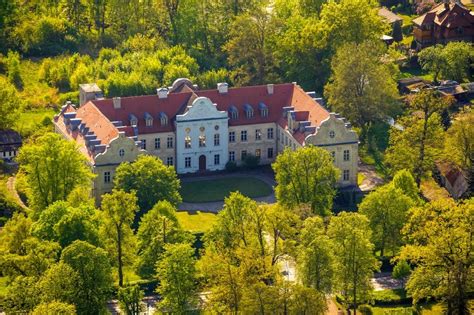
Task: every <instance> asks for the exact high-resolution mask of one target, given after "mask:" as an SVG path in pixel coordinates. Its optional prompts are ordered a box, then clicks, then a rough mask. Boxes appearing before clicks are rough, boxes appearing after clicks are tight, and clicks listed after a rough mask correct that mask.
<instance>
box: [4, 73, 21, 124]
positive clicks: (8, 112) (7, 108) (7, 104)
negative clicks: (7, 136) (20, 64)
mask: <svg viewBox="0 0 474 315" xmlns="http://www.w3.org/2000/svg"><path fill="white" fill-rule="evenodd" d="M20 107H21V100H20V97H19V96H18V92H17V90H16V88H15V86H13V84H11V83H10V82H8V80H7V79H6V78H4V77H2V76H0V129H2V130H5V129H11V128H13V127H14V123H15V120H16V118H17V117H18V113H19V110H20Z"/></svg>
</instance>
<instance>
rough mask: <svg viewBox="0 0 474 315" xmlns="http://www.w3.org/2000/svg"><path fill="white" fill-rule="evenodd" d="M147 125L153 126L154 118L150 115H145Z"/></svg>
mask: <svg viewBox="0 0 474 315" xmlns="http://www.w3.org/2000/svg"><path fill="white" fill-rule="evenodd" d="M145 123H146V126H147V127H151V126H153V117H152V116H151V115H150V114H149V113H145Z"/></svg>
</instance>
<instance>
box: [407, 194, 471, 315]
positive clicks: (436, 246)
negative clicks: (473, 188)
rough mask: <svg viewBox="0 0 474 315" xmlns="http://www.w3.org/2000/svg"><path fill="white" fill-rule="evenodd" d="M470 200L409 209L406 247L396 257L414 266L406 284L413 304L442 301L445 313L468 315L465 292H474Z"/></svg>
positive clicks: (429, 204) (437, 203) (446, 201)
mask: <svg viewBox="0 0 474 315" xmlns="http://www.w3.org/2000/svg"><path fill="white" fill-rule="evenodd" d="M473 201H474V200H473V199H472V198H471V199H470V200H467V201H465V202H461V203H458V204H456V203H455V202H454V201H453V200H451V199H440V200H437V201H432V202H430V203H427V204H425V205H424V206H422V207H415V208H412V209H411V211H410V218H409V221H408V223H407V225H406V226H405V228H404V234H405V235H406V237H407V240H408V244H407V245H405V246H404V247H403V248H402V251H401V253H400V257H399V258H400V259H406V260H409V261H410V262H411V263H412V264H414V265H415V266H416V268H415V270H414V271H413V273H412V275H411V276H410V278H409V280H408V283H407V289H408V292H409V293H410V294H411V295H412V296H413V299H414V302H415V303H417V301H419V300H420V299H422V298H427V297H435V298H439V299H442V300H443V301H444V302H445V304H446V306H447V314H469V302H468V292H471V291H472V290H473V289H474V279H473V273H472V267H473V262H474V257H473V255H472V253H473V244H474V243H473V241H472V240H473V233H474V228H473V222H474V203H473Z"/></svg>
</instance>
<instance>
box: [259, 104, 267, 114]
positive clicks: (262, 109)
mask: <svg viewBox="0 0 474 315" xmlns="http://www.w3.org/2000/svg"><path fill="white" fill-rule="evenodd" d="M258 109H260V116H262V117H267V116H268V107H267V105H265V104H264V103H263V102H260V103H259V104H258Z"/></svg>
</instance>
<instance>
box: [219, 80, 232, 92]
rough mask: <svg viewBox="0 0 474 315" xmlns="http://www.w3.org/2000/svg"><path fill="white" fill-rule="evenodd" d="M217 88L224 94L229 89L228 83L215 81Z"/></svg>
mask: <svg viewBox="0 0 474 315" xmlns="http://www.w3.org/2000/svg"><path fill="white" fill-rule="evenodd" d="M217 90H218V91H219V94H226V93H227V92H228V91H229V84H227V83H225V82H223V83H217Z"/></svg>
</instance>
